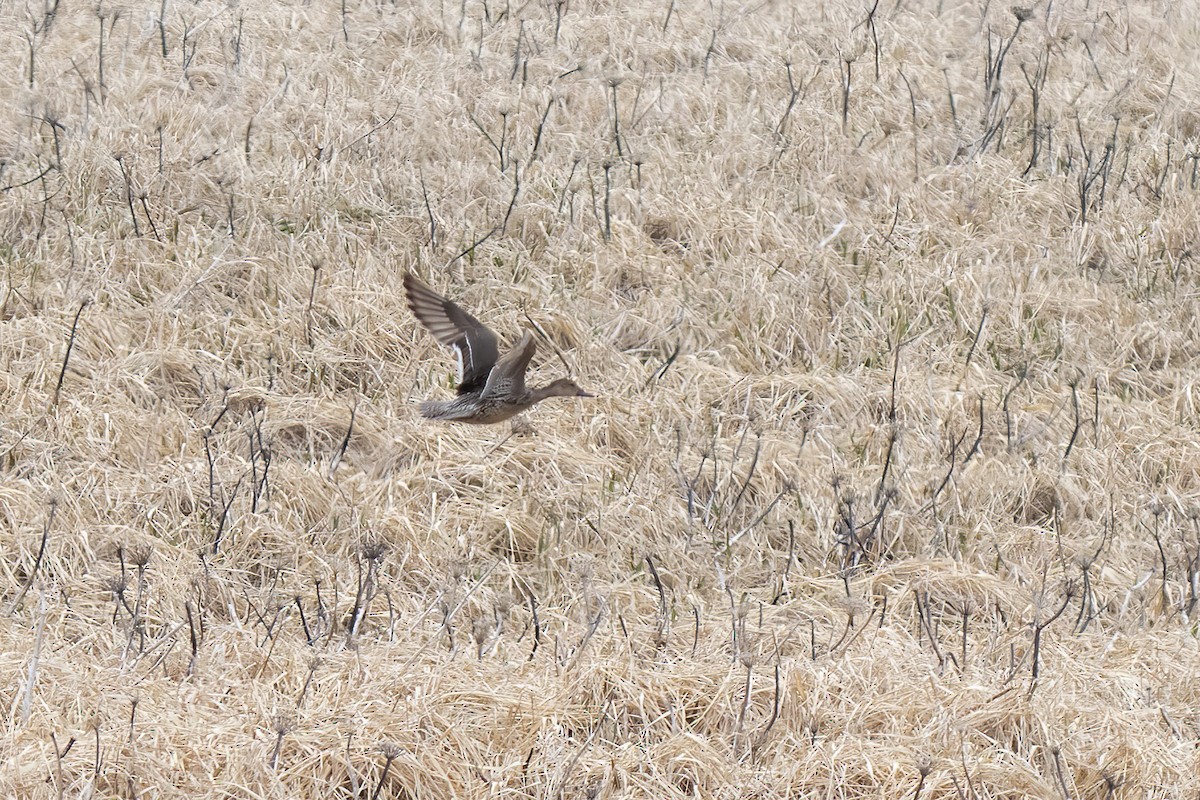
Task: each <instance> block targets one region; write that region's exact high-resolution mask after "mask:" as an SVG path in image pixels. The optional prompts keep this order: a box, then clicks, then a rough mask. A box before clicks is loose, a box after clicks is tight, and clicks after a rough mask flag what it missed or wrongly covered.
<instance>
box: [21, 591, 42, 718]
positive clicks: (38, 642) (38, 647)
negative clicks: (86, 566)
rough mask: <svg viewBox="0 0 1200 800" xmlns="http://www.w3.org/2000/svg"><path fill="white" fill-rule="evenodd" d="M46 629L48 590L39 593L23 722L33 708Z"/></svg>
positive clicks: (22, 697)
mask: <svg viewBox="0 0 1200 800" xmlns="http://www.w3.org/2000/svg"><path fill="white" fill-rule="evenodd" d="M45 631H46V590H45V589H42V590H41V591H40V592H39V593H38V615H37V628H36V629H35V631H34V635H33V653H32V654H31V655H30V656H29V669H28V670H27V671H26V675H25V690H24V691H23V692H22V693H21V724H22V725H24V724H25V723H27V722H29V713H30V711H31V709H32V708H33V688H34V686H36V685H37V678H38V666H39V664H40V663H41V658H42V643H43V642H44V641H45Z"/></svg>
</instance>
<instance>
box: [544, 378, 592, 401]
mask: <svg viewBox="0 0 1200 800" xmlns="http://www.w3.org/2000/svg"><path fill="white" fill-rule="evenodd" d="M541 394H542V395H543V396H545V397H595V395H594V394H592V393H591V392H585V391H584V390H583V389H581V388H580V387H579V384H577V383H576V382H575V381H573V380H571V379H570V378H559V379H558V380H556V381H554V382H553V383H550V384H549V385H547V386H546V388H544V389H542V392H541Z"/></svg>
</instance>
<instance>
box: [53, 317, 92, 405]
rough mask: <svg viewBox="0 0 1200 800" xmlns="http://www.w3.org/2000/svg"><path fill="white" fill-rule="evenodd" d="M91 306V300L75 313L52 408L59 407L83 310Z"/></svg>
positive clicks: (55, 386)
mask: <svg viewBox="0 0 1200 800" xmlns="http://www.w3.org/2000/svg"><path fill="white" fill-rule="evenodd" d="M90 304H91V301H90V300H84V301H83V302H81V303H80V304H79V308H78V309H76V311H75V319H73V320H72V321H71V333H70V335H69V336H68V337H67V351H66V352H65V353H64V354H63V360H62V368H61V369H59V371H58V383H56V384H55V385H54V397H53V398H52V399H51V400H50V407H51V408H54V407H56V406H57V405H58V398H59V396H60V395H61V393H62V387H63V381H64V380H65V379H66V377H67V365H68V364H69V363H70V361H71V351H72V350H73V349H75V336H76V334H77V333H78V331H79V317H80V315H82V314H83V310H84V309H85V308H87V307H88V305H90Z"/></svg>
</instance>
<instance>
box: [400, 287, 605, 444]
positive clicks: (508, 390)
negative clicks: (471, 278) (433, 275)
mask: <svg viewBox="0 0 1200 800" xmlns="http://www.w3.org/2000/svg"><path fill="white" fill-rule="evenodd" d="M404 290H405V292H406V293H407V295H408V307H409V308H410V309H412V312H413V315H414V316H415V317H416V318H417V319H418V320H420V322H421V324H422V325H424V326H425V327H426V328H427V329H428V330H429V332H430V333H432V334H433V336H434V338H436V339H437V340H438V341H439V342H441V343H442V344H444V345H446V346H448V347H451V348H453V349H454V351H455V353H457V354H458V366H459V384H458V395H457V396H456V397H455V398H454V399H453V400H428V401H426V402H424V403H422V404H421V415H422V416H423V417H426V418H427V419H437V420H444V421H447V422H468V423H472V424H476V425H490V424H492V423H494V422H503V421H504V420H506V419H511V418H512V417H515V416H516V415H517V414H520V413H521V412H522V411H524V410H526V409H527V408H530V407H531V406H533V405H534V404H536V403H540V402H541V401H542V400H545V399H546V398H547V397H591V395H590V394H588V393H587V392H585V391H584V390H583V389H580V388H579V386H577V385H576V384H575V382H574V381H572V380H569V379H567V378H560V379H559V380H556V381H554V382H553V383H550V384H548V385H546V386H542V387H540V388H537V389H529V388H527V387H526V386H525V370H526V369H527V368H528V367H529V362H530V361H531V360H532V359H533V354H534V353H535V352H536V351H537V342H536V341H535V340H534V338H533V334H531V333H530V332H529V331H525V335H524V336H522V337H521V341H519V342H517V344H516V346H515V347H513V349H512V350H509V351H508V352H507V353H505V354H504V356H503V357H501V356H500V350H499V347H498V345H497V340H496V334H494V333H492V331H491V329H490V328H488V327H487V326H486V325H484V324H483V323H482V322H480V321H479V320H477V319H475V318H474V317H473V316H471V315H470V314H468V313H467V312H466V311H464V310H463V309H462V308H461V307H459V306H458V304H457V303H454V302H452V301H450V300H447V299H446V298H445V297H442V296H441V295H440V294H438V293H437V292H435V291H433V289H430V288H429V287H428V286H426V285H425V284H424V283H422V282H421V281H420V280H419V279H418V278H417V277H416V276H414V275H413V274H412V273H405V275H404Z"/></svg>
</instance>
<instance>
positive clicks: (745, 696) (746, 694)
mask: <svg viewBox="0 0 1200 800" xmlns="http://www.w3.org/2000/svg"><path fill="white" fill-rule="evenodd" d="M745 661H746V685H745V688H744V689H743V690H742V706H741V708H740V709H738V718H737V728H736V729H735V730H734V732H733V752H734V753H735V754H738V753H740V752H741V747H740V745H739V742H740V740H741V738H742V728H743V727H744V726H745V724H746V710H747V709H749V708H750V688H751V681H752V676H753V673H754V661H753V659H751V658H747V659H745Z"/></svg>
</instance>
